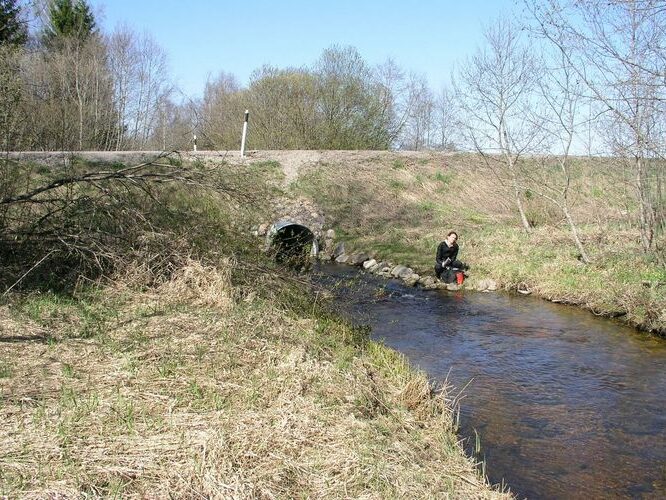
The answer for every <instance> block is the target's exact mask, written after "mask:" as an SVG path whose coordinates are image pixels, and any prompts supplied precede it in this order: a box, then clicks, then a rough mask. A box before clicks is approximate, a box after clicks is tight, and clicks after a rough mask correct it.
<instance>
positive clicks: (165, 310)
mask: <svg viewBox="0 0 666 500" xmlns="http://www.w3.org/2000/svg"><path fill="white" fill-rule="evenodd" d="M104 295H105V297H106V299H107V300H112V301H113V302H114V303H115V304H119V306H118V308H117V310H115V312H114V314H112V315H109V316H108V317H107V318H106V319H105V322H104V326H103V328H101V329H100V330H99V332H98V333H97V334H96V335H93V336H92V337H90V338H80V337H77V336H76V335H71V334H70V335H69V336H68V337H65V336H64V335H60V336H59V335H53V336H51V338H61V340H60V341H58V342H49V341H46V340H44V327H43V325H41V324H40V323H39V322H32V321H29V320H27V319H26V318H25V317H23V316H17V313H16V312H15V311H13V310H11V309H10V308H8V307H4V308H3V309H0V345H2V351H1V354H0V390H1V391H2V404H1V405H0V418H1V419H2V421H3V426H2V427H1V428H0V442H1V443H2V447H1V448H0V496H2V495H5V496H7V497H10V498H15V497H23V498H45V497H51V498H56V497H57V498H68V497H80V496H84V495H90V496H95V497H97V496H105V497H106V496H123V497H142V498H144V497H145V498H164V497H187V498H190V497H191V498H196V497H216V498H294V497H299V498H300V497H303V498H504V497H506V495H504V494H501V493H498V492H496V491H493V490H491V489H490V488H489V487H488V486H487V485H486V484H484V482H483V480H482V479H481V478H480V477H479V475H478V473H477V472H476V470H475V468H474V466H473V464H472V463H471V462H470V460H469V459H467V458H465V457H464V456H463V453H462V451H461V446H460V444H459V443H458V441H457V438H456V435H455V432H454V431H455V426H454V420H453V415H452V409H451V407H450V402H449V401H447V399H446V393H445V392H440V393H438V394H436V395H434V394H433V391H432V388H431V386H430V384H429V383H428V381H427V380H426V378H425V376H424V375H423V374H418V373H414V372H413V371H411V370H410V368H409V366H408V364H407V362H406V361H405V360H404V359H403V358H402V357H400V356H399V355H397V354H396V353H394V352H392V351H389V350H387V349H385V348H383V347H382V346H379V345H377V344H374V343H371V342H365V341H363V342H357V343H353V342H350V341H349V339H351V338H354V337H357V334H355V333H354V332H352V331H350V329H349V327H347V326H345V325H343V324H340V323H338V322H336V321H333V320H330V319H326V318H323V317H311V318H306V319H302V318H300V319H299V318H298V317H297V316H296V315H294V314H292V313H290V312H289V311H287V310H284V309H281V308H278V307H277V306H276V305H275V304H274V303H272V302H267V301H264V300H261V299H258V298H256V297H255V296H252V295H250V296H246V297H245V298H244V299H241V298H240V294H238V292H237V290H235V289H234V288H233V287H232V286H231V285H230V284H229V280H228V269H227V270H224V269H223V270H222V271H217V270H215V269H212V268H206V267H203V266H201V265H199V264H197V263H195V262H191V263H190V265H189V266H187V267H185V268H183V269H182V270H181V271H179V272H177V273H176V274H175V275H174V277H173V279H172V280H171V281H170V282H168V283H166V284H163V285H162V286H161V287H159V288H158V289H157V290H148V291H145V292H143V293H136V292H132V291H131V290H130V289H128V288H127V287H126V286H123V285H122V284H118V286H116V287H115V288H110V289H107V290H105V291H104ZM64 326H65V325H64V324H63V325H61V327H64ZM53 328H55V330H56V331H55V332H52V333H57V331H58V329H59V328H60V327H53Z"/></svg>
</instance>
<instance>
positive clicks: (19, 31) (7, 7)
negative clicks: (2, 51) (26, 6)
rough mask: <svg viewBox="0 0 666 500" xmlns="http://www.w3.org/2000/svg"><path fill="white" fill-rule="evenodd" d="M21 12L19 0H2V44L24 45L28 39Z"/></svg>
mask: <svg viewBox="0 0 666 500" xmlns="http://www.w3.org/2000/svg"><path fill="white" fill-rule="evenodd" d="M20 14H21V7H20V6H19V5H17V0H0V45H23V44H25V43H26V41H27V40H28V31H27V29H26V27H25V24H24V23H23V22H22V21H21V19H20Z"/></svg>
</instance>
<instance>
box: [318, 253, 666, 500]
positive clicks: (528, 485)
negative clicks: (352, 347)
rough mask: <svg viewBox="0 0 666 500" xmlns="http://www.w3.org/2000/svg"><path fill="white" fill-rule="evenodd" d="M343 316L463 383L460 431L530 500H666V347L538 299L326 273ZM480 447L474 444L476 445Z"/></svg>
mask: <svg viewBox="0 0 666 500" xmlns="http://www.w3.org/2000/svg"><path fill="white" fill-rule="evenodd" d="M322 273H323V274H321V275H319V277H318V278H317V279H318V280H319V281H320V282H322V283H324V284H325V285H326V286H333V283H335V282H336V281H339V280H341V279H349V278H350V277H353V284H352V285H350V286H342V287H340V286H338V287H337V288H336V291H335V293H336V294H337V295H338V296H339V297H340V300H339V302H338V304H339V306H340V307H341V309H342V312H344V313H346V314H348V315H351V317H353V318H354V321H356V322H359V323H363V324H369V325H370V326H372V328H373V333H372V336H373V338H375V339H379V340H383V341H384V342H385V343H386V344H387V345H389V346H391V347H393V348H395V349H397V350H399V351H401V352H403V353H404V354H406V355H407V356H408V357H409V358H410V360H411V361H412V362H413V363H414V364H416V365H417V366H419V367H421V368H422V369H424V370H425V371H427V372H428V373H429V374H430V375H431V376H432V377H433V378H435V379H440V380H442V379H444V378H447V377H448V380H449V382H451V383H453V384H454V385H455V386H456V387H464V386H467V389H466V390H465V392H464V399H463V401H462V409H461V414H462V432H463V434H465V435H467V436H473V435H474V430H475V429H476V431H477V432H478V433H479V434H480V436H481V442H482V449H483V455H484V457H485V460H486V464H487V472H488V474H489V477H490V479H491V480H492V481H493V482H500V481H502V479H504V480H505V481H506V482H507V483H508V484H509V485H510V487H511V489H512V490H513V491H514V492H516V493H517V494H518V495H519V496H527V497H529V498H666V411H665V408H666V404H665V403H666V371H665V369H666V342H663V341H660V340H657V339H650V338H646V337H645V336H642V335H641V334H637V333H635V332H634V331H633V330H631V329H629V328H626V327H624V326H621V325H619V324H616V323H614V322H612V321H609V320H603V319H599V318H596V317H594V316H592V315H591V314H589V313H587V312H585V311H580V310H577V309H575V308H571V307H566V306H560V305H556V304H550V303H547V302H544V301H541V300H538V299H534V298H532V297H523V296H519V297H513V296H509V295H506V294H482V293H472V292H426V291H422V290H417V289H412V288H410V289H407V288H404V287H403V286H402V285H401V284H400V283H397V282H394V281H389V282H386V281H383V280H380V279H377V278H375V277H373V276H369V275H365V274H358V273H357V272H356V271H354V270H352V269H350V268H348V267H343V266H324V267H322ZM471 444H472V445H473V442H472V443H471Z"/></svg>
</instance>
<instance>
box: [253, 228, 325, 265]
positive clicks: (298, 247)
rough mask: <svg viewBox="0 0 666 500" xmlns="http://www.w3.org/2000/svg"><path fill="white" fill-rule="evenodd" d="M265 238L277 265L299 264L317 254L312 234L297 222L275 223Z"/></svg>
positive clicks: (316, 245) (315, 242)
mask: <svg viewBox="0 0 666 500" xmlns="http://www.w3.org/2000/svg"><path fill="white" fill-rule="evenodd" d="M266 238H267V246H268V249H269V250H270V251H271V252H272V253H273V255H274V257H275V260H276V261H277V262H279V263H300V262H302V261H304V260H306V259H307V258H308V257H309V256H311V255H312V256H316V255H317V253H318V252H319V244H318V242H317V238H316V237H315V234H314V232H313V231H312V230H311V229H310V228H309V227H307V226H305V225H303V224H299V223H297V222H292V221H279V222H276V223H275V224H273V226H271V229H270V230H269V231H268V234H267V237H266Z"/></svg>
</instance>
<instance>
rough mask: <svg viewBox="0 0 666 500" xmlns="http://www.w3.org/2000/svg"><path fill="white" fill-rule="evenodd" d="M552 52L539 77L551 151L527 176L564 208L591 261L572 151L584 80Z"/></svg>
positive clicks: (574, 236)
mask: <svg viewBox="0 0 666 500" xmlns="http://www.w3.org/2000/svg"><path fill="white" fill-rule="evenodd" d="M550 55H551V57H550V58H546V59H545V61H544V62H549V63H550V64H549V65H544V67H543V72H542V73H541V75H542V78H541V79H540V81H539V88H540V91H541V92H540V93H541V96H540V99H541V100H542V102H544V103H545V105H546V106H545V108H544V110H543V111H544V115H543V117H542V119H541V120H539V124H540V126H542V127H544V130H545V132H546V133H547V135H548V136H549V137H550V138H551V146H550V150H551V154H549V155H546V156H544V157H543V158H542V159H541V162H542V164H541V168H539V169H535V170H533V172H532V174H531V175H529V176H528V179H527V180H528V182H529V181H532V182H531V183H530V189H531V190H532V191H534V192H536V193H538V194H539V195H541V196H542V197H544V198H546V199H548V200H549V201H551V202H552V203H553V204H555V205H556V206H557V207H558V208H559V209H560V210H561V211H562V214H563V215H564V218H565V219H566V221H567V224H568V226H569V230H570V231H571V237H572V239H573V240H574V243H575V245H576V248H577V249H578V252H579V254H580V260H581V261H582V262H583V263H585V264H589V263H590V257H589V256H588V253H587V251H586V250H585V247H584V246H583V242H582V240H581V238H580V233H579V231H578V225H577V223H576V221H575V219H574V216H573V214H572V210H571V184H572V182H573V176H572V173H571V151H572V145H573V143H574V140H575V138H576V134H577V132H578V128H579V127H580V125H581V119H580V115H581V111H580V109H579V105H580V103H581V101H582V97H581V92H580V90H581V89H580V87H581V84H580V81H579V80H578V79H577V78H576V76H575V71H574V69H573V68H572V67H571V65H570V64H569V62H568V60H567V58H566V57H565V55H564V54H562V53H561V52H560V51H555V52H554V53H552V54H550ZM552 163H555V167H556V172H555V175H554V179H550V178H549V174H550V172H551V168H550V167H551V164H552ZM558 174H559V175H558Z"/></svg>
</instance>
